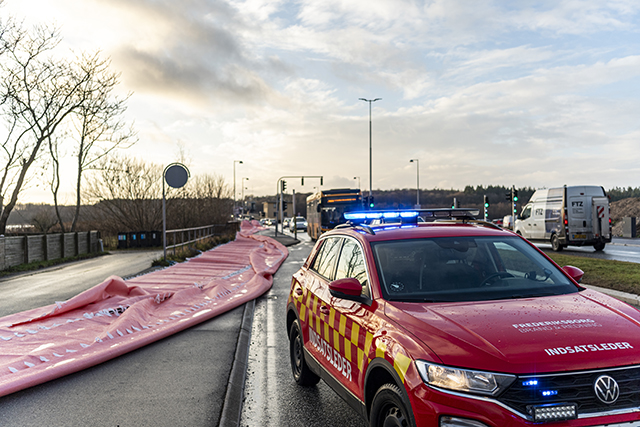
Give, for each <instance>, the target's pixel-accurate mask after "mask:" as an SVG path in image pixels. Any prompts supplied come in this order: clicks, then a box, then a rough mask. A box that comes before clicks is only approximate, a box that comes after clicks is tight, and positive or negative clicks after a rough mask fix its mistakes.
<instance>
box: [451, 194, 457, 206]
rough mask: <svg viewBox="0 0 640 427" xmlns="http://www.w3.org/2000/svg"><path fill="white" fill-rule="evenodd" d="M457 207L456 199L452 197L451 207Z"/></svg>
mask: <svg viewBox="0 0 640 427" xmlns="http://www.w3.org/2000/svg"><path fill="white" fill-rule="evenodd" d="M457 207H458V199H457V198H455V197H454V198H453V203H452V204H451V209H455V208H457Z"/></svg>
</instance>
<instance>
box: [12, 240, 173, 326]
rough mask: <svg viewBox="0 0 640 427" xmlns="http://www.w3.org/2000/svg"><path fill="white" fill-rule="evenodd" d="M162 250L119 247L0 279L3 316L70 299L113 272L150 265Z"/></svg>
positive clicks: (130, 272)
mask: <svg viewBox="0 0 640 427" xmlns="http://www.w3.org/2000/svg"><path fill="white" fill-rule="evenodd" d="M161 255H162V251H157V250H156V251H117V252H113V253H111V254H109V255H103V256H100V257H97V258H92V259H88V260H85V261H80V262H73V263H69V264H61V265H58V266H55V267H51V268H47V269H46V270H38V271H33V272H28V273H20V274H16V275H14V276H8V277H4V278H2V279H0V317H1V316H6V315H8V314H13V313H18V312H20V311H24V310H29V309H32V308H36V307H42V306H45V305H49V304H53V303H55V302H56V301H64V300H67V299H69V298H71V297H73V296H75V295H77V294H79V293H80V292H82V291H85V290H87V289H89V288H91V287H93V286H95V285H98V284H100V283H102V282H103V281H104V280H105V279H106V278H108V277H109V276H111V275H116V276H120V277H123V278H126V277H129V276H133V275H136V274H138V273H140V272H141V271H144V270H146V269H148V268H150V267H151V262H152V261H153V260H155V259H158V258H160V256H161Z"/></svg>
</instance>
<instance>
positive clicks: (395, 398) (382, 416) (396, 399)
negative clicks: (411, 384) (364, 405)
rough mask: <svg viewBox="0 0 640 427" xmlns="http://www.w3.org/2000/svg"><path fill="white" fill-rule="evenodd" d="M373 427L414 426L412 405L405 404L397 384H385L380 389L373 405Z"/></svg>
mask: <svg viewBox="0 0 640 427" xmlns="http://www.w3.org/2000/svg"><path fill="white" fill-rule="evenodd" d="M370 418H371V427H410V426H414V425H415V423H414V422H413V414H412V413H411V405H409V404H405V402H404V398H403V397H402V393H401V391H400V389H399V388H398V387H397V386H396V385H395V384H385V385H383V386H382V387H380V388H379V389H378V391H377V392H376V395H375V396H374V397H373V403H372V404H371V417H370Z"/></svg>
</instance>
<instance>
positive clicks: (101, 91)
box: [71, 53, 136, 231]
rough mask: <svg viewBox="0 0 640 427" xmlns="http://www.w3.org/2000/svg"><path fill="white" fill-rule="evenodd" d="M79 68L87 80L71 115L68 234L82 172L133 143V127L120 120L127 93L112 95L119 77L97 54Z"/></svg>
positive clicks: (75, 219)
mask: <svg viewBox="0 0 640 427" xmlns="http://www.w3.org/2000/svg"><path fill="white" fill-rule="evenodd" d="M80 68H81V69H83V70H84V72H85V73H87V74H88V75H90V76H91V78H90V79H89V80H87V81H86V82H84V83H83V85H82V87H81V90H82V91H83V92H84V100H85V101H84V103H83V104H82V105H80V107H79V108H78V109H77V110H76V111H75V114H74V115H75V119H76V120H74V126H75V129H76V131H77V135H78V137H77V141H76V147H75V149H74V151H75V153H74V154H75V156H76V159H77V174H76V209H75V213H74V216H73V222H72V224H71V231H75V229H76V225H77V222H78V216H79V213H80V205H81V192H80V191H81V187H82V175H83V173H84V172H85V171H86V170H87V169H92V168H95V167H96V165H97V164H98V162H99V161H100V160H101V159H103V158H104V157H105V156H107V155H108V154H109V153H111V152H112V151H113V150H115V149H117V148H128V147H130V146H131V145H133V144H134V143H135V142H136V139H135V136H136V133H135V132H134V130H133V127H132V126H127V124H126V123H125V122H124V121H123V120H122V115H123V114H124V112H125V111H126V108H127V107H126V101H127V99H128V98H129V97H130V94H129V95H128V96H126V97H124V98H118V97H116V96H114V95H113V90H114V88H115V87H116V86H117V85H118V83H119V75H118V74H115V73H112V72H110V71H109V61H108V60H103V59H101V58H100V56H99V53H95V54H93V55H83V56H82V57H81V59H80Z"/></svg>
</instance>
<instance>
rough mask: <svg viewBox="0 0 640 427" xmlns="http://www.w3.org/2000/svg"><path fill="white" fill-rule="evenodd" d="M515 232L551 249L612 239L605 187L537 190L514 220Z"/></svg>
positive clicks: (597, 244) (598, 246)
mask: <svg viewBox="0 0 640 427" xmlns="http://www.w3.org/2000/svg"><path fill="white" fill-rule="evenodd" d="M514 231H515V232H516V233H518V234H520V235H521V236H522V237H524V238H526V239H528V240H531V241H539V242H547V243H551V246H552V248H553V250H554V251H561V250H562V249H563V248H565V247H567V246H593V247H594V248H595V250H596V251H601V250H603V249H604V247H605V244H607V243H609V242H611V221H610V218H609V198H608V197H607V194H606V193H605V191H604V188H602V187H598V186H595V185H581V186H570V187H567V186H566V185H565V186H564V187H558V188H546V189H541V190H536V191H535V192H534V193H533V195H532V196H531V199H530V200H529V203H527V204H526V205H525V206H524V207H523V208H522V213H521V214H520V215H519V216H518V218H517V219H516V224H515V228H514Z"/></svg>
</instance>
